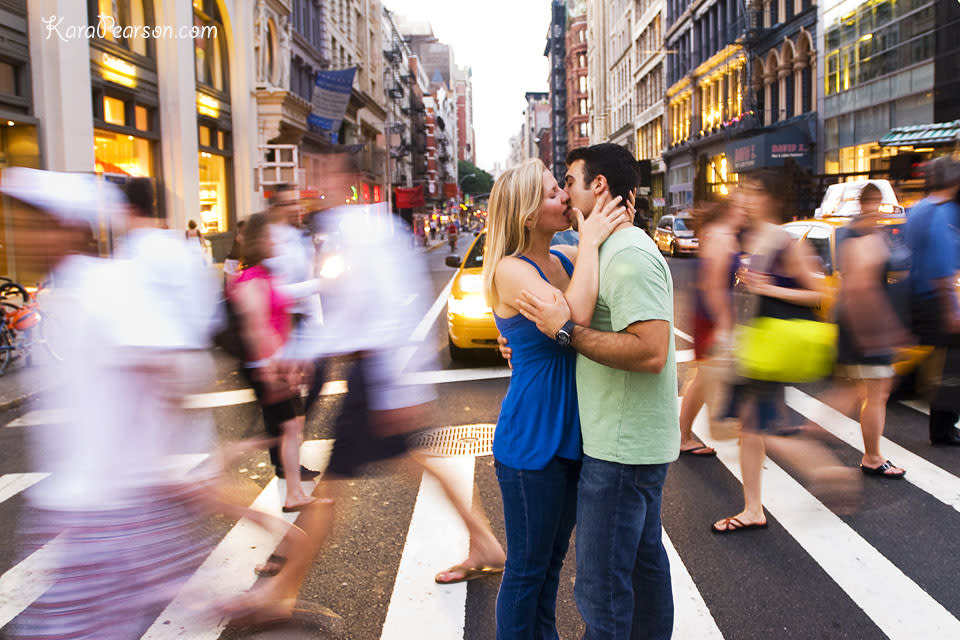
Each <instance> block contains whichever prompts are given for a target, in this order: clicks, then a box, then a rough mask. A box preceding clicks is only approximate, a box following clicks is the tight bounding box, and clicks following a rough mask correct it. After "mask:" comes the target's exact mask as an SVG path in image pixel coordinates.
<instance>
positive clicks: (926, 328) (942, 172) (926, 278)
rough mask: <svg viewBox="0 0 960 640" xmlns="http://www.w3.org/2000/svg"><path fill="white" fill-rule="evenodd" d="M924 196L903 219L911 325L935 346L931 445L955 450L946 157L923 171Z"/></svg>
mask: <svg viewBox="0 0 960 640" xmlns="http://www.w3.org/2000/svg"><path fill="white" fill-rule="evenodd" d="M927 182H928V190H929V194H928V195H927V197H925V198H924V199H923V200H921V201H920V202H918V203H917V204H915V205H914V206H913V208H912V209H910V211H909V213H908V214H907V244H908V245H909V247H910V252H911V256H912V263H911V267H910V286H911V296H912V299H911V312H912V313H911V315H912V317H911V323H912V325H913V332H914V334H915V335H916V336H917V338H918V339H919V341H920V342H921V344H925V345H931V346H934V347H936V350H935V352H934V355H933V359H934V362H935V363H937V364H938V366H937V367H936V368H938V369H939V371H938V372H937V373H938V375H937V378H938V380H936V381H935V383H936V384H935V387H936V389H935V391H934V394H933V397H932V398H931V402H930V424H929V430H930V442H931V444H933V445H937V446H960V431H958V430H957V427H956V424H957V420H958V417H960V386H958V385H956V384H954V383H953V380H955V379H956V377H957V374H958V373H960V309H958V303H957V296H956V275H957V266H958V264H960V233H958V225H960V223H958V221H960V204H958V202H957V198H958V192H960V164H958V162H957V161H956V160H954V159H953V158H952V157H950V156H943V157H941V158H937V159H936V160H934V161H932V162H931V163H930V166H929V167H928V169H927Z"/></svg>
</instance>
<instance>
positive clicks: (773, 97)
mask: <svg viewBox="0 0 960 640" xmlns="http://www.w3.org/2000/svg"><path fill="white" fill-rule="evenodd" d="M779 68H780V58H779V56H778V55H777V51H776V49H774V50H773V51H771V52H770V53H769V54H768V55H767V62H766V64H765V65H764V69H763V87H764V90H763V93H764V98H765V106H766V109H765V110H764V117H763V122H764V124H773V123H774V122H777V121H779V119H780V117H779V116H780V88H779V86H778V82H777V74H778V73H779Z"/></svg>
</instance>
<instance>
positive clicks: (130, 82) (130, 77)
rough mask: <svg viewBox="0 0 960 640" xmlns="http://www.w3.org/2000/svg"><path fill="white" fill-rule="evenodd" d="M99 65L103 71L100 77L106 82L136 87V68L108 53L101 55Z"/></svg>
mask: <svg viewBox="0 0 960 640" xmlns="http://www.w3.org/2000/svg"><path fill="white" fill-rule="evenodd" d="M100 64H102V65H103V67H104V69H103V71H102V72H101V74H100V75H102V76H103V79H104V80H107V81H108V82H114V83H116V84H121V85H123V86H125V87H130V88H133V87H135V86H137V67H135V66H134V65H132V64H130V63H129V62H127V61H126V60H121V59H120V58H116V57H114V56H111V55H110V54H108V53H104V54H102V56H101V58H100Z"/></svg>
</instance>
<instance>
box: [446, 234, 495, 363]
mask: <svg viewBox="0 0 960 640" xmlns="http://www.w3.org/2000/svg"><path fill="white" fill-rule="evenodd" d="M486 240H487V233H486V231H481V232H480V233H479V234H478V235H477V237H476V238H475V239H474V241H473V244H471V245H470V249H469V250H468V251H467V255H466V257H465V258H464V259H463V260H462V261H461V260H460V257H459V256H447V259H446V264H447V266H448V267H454V268H457V269H458V271H457V275H456V276H455V277H454V279H453V285H452V287H451V289H450V297H449V298H448V299H447V336H448V339H449V345H450V358H452V359H453V360H454V361H457V362H460V361H464V360H467V359H469V357H470V356H471V355H473V354H475V353H477V352H481V351H491V350H496V349H497V338H498V337H499V335H500V332H499V331H497V325H496V323H495V322H494V320H493V310H492V309H491V308H490V307H489V306H488V305H487V301H486V299H485V298H484V295H483V248H484V246H485V244H486Z"/></svg>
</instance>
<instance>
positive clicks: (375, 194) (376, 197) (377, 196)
mask: <svg viewBox="0 0 960 640" xmlns="http://www.w3.org/2000/svg"><path fill="white" fill-rule="evenodd" d="M381 200H382V198H381V197H380V185H378V184H375V185H373V201H374V202H380V201H381Z"/></svg>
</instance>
